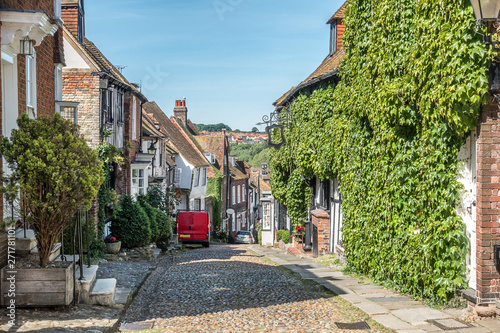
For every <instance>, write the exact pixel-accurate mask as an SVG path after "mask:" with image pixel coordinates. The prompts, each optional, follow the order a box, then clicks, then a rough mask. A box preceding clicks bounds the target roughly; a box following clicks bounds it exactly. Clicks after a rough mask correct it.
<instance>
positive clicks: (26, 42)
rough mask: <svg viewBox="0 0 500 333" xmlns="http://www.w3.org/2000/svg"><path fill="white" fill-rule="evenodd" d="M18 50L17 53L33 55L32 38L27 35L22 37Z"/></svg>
mask: <svg viewBox="0 0 500 333" xmlns="http://www.w3.org/2000/svg"><path fill="white" fill-rule="evenodd" d="M20 43H21V45H20V50H19V54H22V55H33V40H31V39H30V38H29V37H24V38H22V39H21V41H20Z"/></svg>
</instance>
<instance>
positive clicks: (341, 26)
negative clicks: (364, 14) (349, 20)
mask: <svg viewBox="0 0 500 333" xmlns="http://www.w3.org/2000/svg"><path fill="white" fill-rule="evenodd" d="M344 31H345V25H344V23H343V20H337V50H340V48H342V46H343V42H342V37H343V36H344Z"/></svg>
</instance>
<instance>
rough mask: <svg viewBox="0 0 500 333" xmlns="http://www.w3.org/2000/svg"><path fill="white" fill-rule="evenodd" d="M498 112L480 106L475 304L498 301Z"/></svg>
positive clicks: (490, 106)
mask: <svg viewBox="0 0 500 333" xmlns="http://www.w3.org/2000/svg"><path fill="white" fill-rule="evenodd" d="M499 180H500V108H499V106H498V103H497V102H495V99H494V98H492V99H491V102H490V104H488V105H485V106H483V110H482V113H481V117H480V119H479V125H478V139H477V224H476V226H477V227H476V228H477V229H476V234H477V252H476V260H477V289H476V296H477V298H478V303H488V302H491V301H492V300H493V299H498V298H500V286H499V282H500V274H499V268H498V267H497V266H495V263H494V253H493V252H494V251H493V247H494V245H500V221H499V217H500V196H499V195H498V194H499V193H498V192H499V190H500V182H499Z"/></svg>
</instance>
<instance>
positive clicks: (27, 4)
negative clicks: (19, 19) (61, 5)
mask: <svg viewBox="0 0 500 333" xmlns="http://www.w3.org/2000/svg"><path fill="white" fill-rule="evenodd" d="M0 8H8V9H28V10H30V9H31V10H41V11H44V12H45V13H47V15H49V16H50V17H51V18H52V17H53V16H54V1H53V0H0Z"/></svg>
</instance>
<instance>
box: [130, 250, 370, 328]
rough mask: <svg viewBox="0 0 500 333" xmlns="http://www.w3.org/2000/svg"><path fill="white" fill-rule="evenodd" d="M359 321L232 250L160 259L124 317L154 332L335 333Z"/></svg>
mask: <svg viewBox="0 0 500 333" xmlns="http://www.w3.org/2000/svg"><path fill="white" fill-rule="evenodd" d="M365 319H366V317H365V315H364V314H363V313H362V312H360V311H359V310H355V309H354V308H353V307H351V306H350V305H349V303H347V302H346V301H344V300H342V299H341V298H339V297H335V296H334V295H333V294H332V293H327V292H326V291H325V289H323V287H321V286H319V285H316V284H312V283H310V282H309V283H305V282H303V280H301V279H300V277H297V276H293V273H291V272H290V271H288V270H286V269H283V268H280V267H279V266H277V265H276V264H274V263H272V262H270V261H268V260H266V259H264V258H261V256H260V255H257V254H255V253H253V252H251V251H248V250H247V247H246V246H237V245H212V246H211V247H210V248H208V249H196V250H192V251H189V252H186V253H182V254H180V255H176V256H174V257H170V256H168V255H167V256H164V257H163V258H162V260H161V262H160V264H159V266H158V268H157V269H156V270H155V271H154V272H153V273H152V274H151V276H150V277H149V278H148V280H147V281H146V282H145V284H144V285H143V287H142V289H141V291H140V293H139V295H138V296H137V298H136V299H135V300H134V302H133V303H132V304H131V306H130V308H129V309H128V310H127V312H126V314H125V317H124V320H125V323H127V322H128V323H144V322H151V321H154V331H156V330H157V331H158V332H195V331H196V332H200V331H205V332H225V331H242V332H247V331H250V332H301V331H310V332H330V331H340V330H338V329H337V326H336V325H335V322H343V323H352V322H357V321H362V320H365ZM372 327H373V326H372ZM125 331H126V330H123V332H125ZM342 332H349V331H348V330H342Z"/></svg>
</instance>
